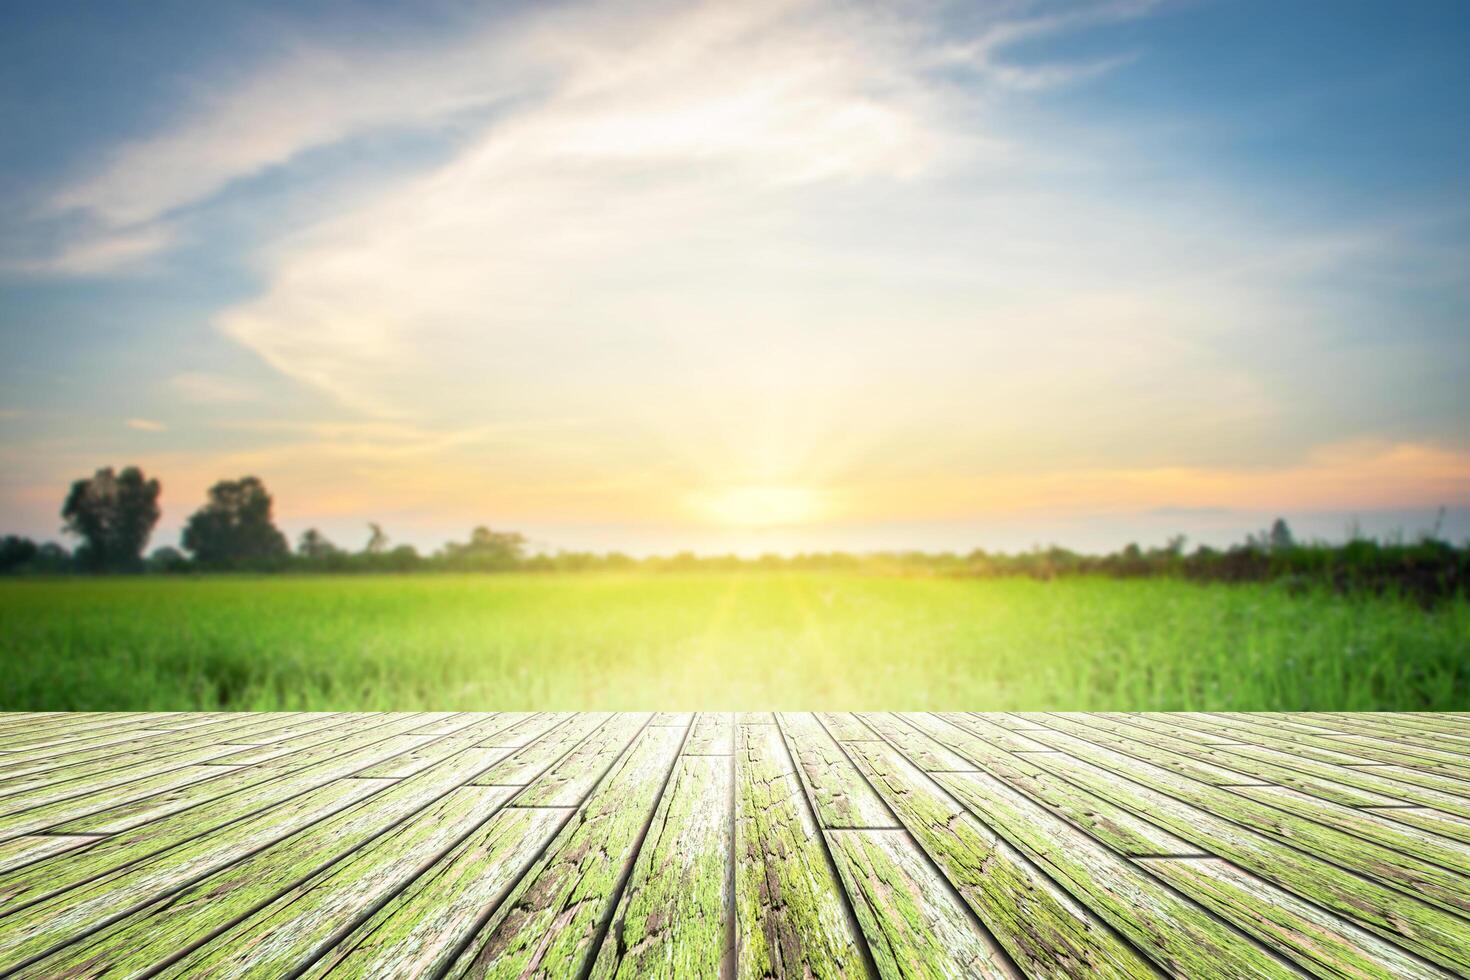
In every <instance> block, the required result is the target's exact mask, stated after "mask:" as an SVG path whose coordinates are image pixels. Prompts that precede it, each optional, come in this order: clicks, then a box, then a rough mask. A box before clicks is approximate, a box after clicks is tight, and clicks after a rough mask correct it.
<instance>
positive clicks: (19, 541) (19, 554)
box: [0, 534, 40, 572]
mask: <svg viewBox="0 0 1470 980" xmlns="http://www.w3.org/2000/svg"><path fill="white" fill-rule="evenodd" d="M39 550H40V549H38V548H37V547H36V542H34V541H32V540H31V539H30V538H22V537H18V536H16V535H14V534H7V535H6V536H5V537H4V539H3V540H0V572H16V571H20V570H22V569H25V568H29V567H30V565H31V563H32V562H34V561H35V560H36V553H37V551H39Z"/></svg>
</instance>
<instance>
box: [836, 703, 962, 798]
mask: <svg viewBox="0 0 1470 980" xmlns="http://www.w3.org/2000/svg"><path fill="white" fill-rule="evenodd" d="M862 717H863V721H865V722H866V723H867V725H868V727H869V728H871V729H872V730H873V731H875V732H877V733H878V734H879V735H880V736H881V738H882V740H883V741H885V742H887V743H888V744H890V745H892V746H894V747H895V748H897V749H898V750H899V751H900V752H902V753H903V755H904V758H906V759H908V761H909V762H911V763H913V764H914V765H916V766H918V767H919V768H920V769H922V770H923V771H925V772H962V771H965V770H967V769H974V768H975V766H974V764H973V763H971V762H970V761H969V760H967V759H965V758H964V757H963V756H960V755H956V754H955V753H954V752H951V751H950V750H949V749H947V748H945V747H944V746H943V745H940V744H939V743H938V742H936V741H934V740H933V739H932V738H929V737H928V736H927V735H924V734H923V733H922V732H920V731H918V730H917V729H915V728H914V727H912V726H911V725H909V724H907V723H906V722H904V721H901V720H900V719H899V718H898V717H897V716H895V715H892V714H889V713H887V712H871V713H865V714H864V715H863V716H862ZM834 734H835V733H834ZM880 795H881V794H880ZM889 805H890V808H891V806H892V801H889Z"/></svg>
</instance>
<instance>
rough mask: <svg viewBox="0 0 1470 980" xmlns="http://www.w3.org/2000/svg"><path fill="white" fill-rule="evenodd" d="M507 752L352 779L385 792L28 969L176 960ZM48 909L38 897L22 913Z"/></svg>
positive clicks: (474, 752) (93, 971) (73, 969)
mask: <svg viewBox="0 0 1470 980" xmlns="http://www.w3.org/2000/svg"><path fill="white" fill-rule="evenodd" d="M506 754H507V750H505V749H486V748H476V747H471V748H462V749H459V750H458V751H455V752H453V754H451V755H449V756H448V757H447V758H445V759H443V760H441V761H440V762H438V763H436V764H435V765H433V766H431V767H429V768H427V769H424V770H422V771H420V772H419V773H417V774H416V775H414V776H410V777H408V778H407V779H403V780H398V781H390V782H389V784H388V785H387V786H386V787H384V786H381V785H379V784H380V783H381V782H382V781H380V780H373V779H352V780H347V781H348V782H351V783H357V784H365V785H375V786H377V788H378V789H379V792H377V793H375V794H374V795H373V796H372V798H371V799H366V800H363V801H361V802H360V803H355V804H353V805H349V806H347V807H345V808H342V809H341V810H340V811H338V812H334V813H332V814H331V815H329V816H326V817H325V818H324V819H319V820H316V821H313V822H311V823H310V824H308V825H306V826H304V827H302V826H300V825H298V826H297V828H296V833H294V834H290V835H288V836H283V837H279V838H278V839H276V840H274V841H272V842H270V843H269V844H267V845H266V846H265V847H264V848H261V849H258V850H254V851H253V852H251V853H249V854H248V856H242V857H240V858H239V859H237V860H235V861H233V862H232V863H229V864H228V865H226V866H224V867H218V866H216V867H214V868H211V869H210V870H209V871H208V873H206V874H204V875H203V876H198V875H195V876H193V877H192V878H190V879H186V880H185V881H184V882H177V881H176V882H173V883H170V885H169V886H168V887H165V888H158V887H156V883H153V884H154V887H153V889H152V892H153V894H152V895H151V896H149V898H148V901H147V903H146V904H144V905H143V906H142V907H137V908H132V909H130V910H128V911H127V912H125V913H124V914H123V915H121V916H120V917H118V918H117V919H116V921H112V922H110V923H109V924H106V925H105V926H104V927H102V928H100V929H98V930H97V931H96V932H94V933H92V934H91V935H88V936H87V937H85V938H84V939H81V940H80V941H76V942H73V943H71V944H70V945H67V946H65V947H63V948H62V949H60V950H58V951H56V952H55V953H52V954H51V955H49V956H47V957H46V958H44V959H42V960H40V961H39V962H37V963H35V964H33V965H31V966H29V967H27V969H26V970H25V971H23V972H22V974H21V975H22V976H26V975H30V976H37V977H45V976H55V975H57V974H63V975H66V976H70V977H92V976H104V975H108V974H127V973H131V972H133V971H136V970H144V969H151V968H154V967H157V966H160V965H163V964H166V963H168V962H169V961H170V960H172V959H173V958H174V957H176V956H178V955H180V954H182V953H185V952H188V951H189V950H190V949H191V948H193V946H195V945H197V944H199V943H201V942H203V941H205V940H206V939H208V938H209V937H210V936H211V935H212V934H214V933H215V932H216V931H217V930H219V929H222V928H225V927H226V926H228V925H229V924H231V923H233V922H235V921H238V920H239V919H241V918H242V917H244V916H248V915H250V914H252V913H253V912H255V911H257V910H258V909H260V908H261V907H263V906H264V905H266V904H267V903H269V902H270V901H272V900H273V899H275V898H276V897H277V896H279V895H280V894H282V893H283V892H284V891H286V890H287V889H289V888H290V887H291V886H293V885H295V884H296V883H298V882H300V881H303V880H305V879H306V878H308V877H309V876H311V875H312V874H315V873H317V872H318V871H319V870H320V869H321V868H323V867H326V866H327V865H329V864H330V863H331V862H333V861H334V860H336V859H338V858H340V857H341V856H342V855H345V854H348V853H350V852H352V851H353V850H355V849H356V848H357V847H359V846H361V845H362V844H364V843H366V842H367V841H370V840H372V839H373V838H375V837H377V836H378V835H379V834H381V833H383V832H384V831H387V830H389V829H390V828H392V827H394V826H396V825H397V824H398V823H399V822H400V821H403V820H405V819H407V818H409V817H411V816H412V815H413V814H415V813H417V812H419V811H420V810H422V809H423V808H425V807H427V806H429V805H430V804H433V803H435V802H437V801H438V800H439V799H440V798H441V797H443V796H445V795H447V794H448V793H449V792H450V791H451V790H453V789H454V788H455V787H457V786H460V785H462V784H464V783H465V782H467V781H468V780H470V779H472V778H474V776H476V775H478V774H479V773H480V772H482V771H484V770H485V769H487V768H489V767H490V766H491V765H492V764H493V763H494V762H495V761H496V760H498V759H501V758H503V757H504V756H505V755H506ZM180 884H182V887H179V885H180ZM84 887H88V888H90V887H93V886H84ZM113 894H115V892H114V893H113ZM58 897H59V898H60V899H65V898H67V897H68V896H67V895H65V894H63V895H61V896H58ZM40 908H41V906H34V907H32V909H27V910H26V911H25V912H22V913H20V914H22V915H27V914H29V913H31V912H33V911H35V910H38V909H40ZM69 912H70V910H68V914H69Z"/></svg>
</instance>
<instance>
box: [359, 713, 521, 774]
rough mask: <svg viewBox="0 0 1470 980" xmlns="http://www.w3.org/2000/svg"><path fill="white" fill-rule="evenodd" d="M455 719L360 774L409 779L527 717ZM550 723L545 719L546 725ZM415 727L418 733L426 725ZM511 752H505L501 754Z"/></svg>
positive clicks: (483, 743)
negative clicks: (453, 724)
mask: <svg viewBox="0 0 1470 980" xmlns="http://www.w3.org/2000/svg"><path fill="white" fill-rule="evenodd" d="M455 721H456V722H457V723H458V724H457V727H449V726H448V725H443V724H441V725H438V726H435V727H436V728H438V729H439V731H440V734H441V737H440V738H437V739H435V740H433V741H431V742H427V743H425V744H423V745H420V746H418V747H417V748H412V749H409V750H408V751H407V752H402V753H399V754H398V755H395V756H394V757H393V758H391V759H385V760H384V761H382V762H379V763H377V764H375V765H372V766H368V767H367V768H366V769H363V770H360V771H359V772H358V773H357V775H358V776H362V777H365V778H368V779H405V778H407V777H409V776H412V775H414V774H416V773H419V772H422V771H424V770H425V769H428V768H429V767H430V766H433V765H435V764H437V763H438V762H439V760H441V759H443V758H444V755H445V752H446V751H455V750H458V749H461V748H487V747H488V746H486V744H485V743H486V742H489V741H492V740H493V739H494V738H496V737H498V736H497V734H496V733H498V732H501V731H503V730H504V729H506V728H508V727H510V726H511V725H512V724H517V725H518V724H520V723H521V722H522V721H523V719H518V720H516V721H514V722H512V721H508V720H507V719H506V717H505V716H504V715H492V714H488V713H482V714H480V715H478V716H476V715H469V714H467V715H463V716H461V717H460V718H458V719H455ZM548 723H549V722H546V721H543V725H545V724H548ZM414 731H415V733H416V734H418V733H421V732H422V731H423V729H415V730H414ZM508 754H509V753H508V752H505V753H501V756H502V757H503V756H505V755H508Z"/></svg>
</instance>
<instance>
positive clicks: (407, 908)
mask: <svg viewBox="0 0 1470 980" xmlns="http://www.w3.org/2000/svg"><path fill="white" fill-rule="evenodd" d="M648 717H649V716H647V715H637V716H613V717H612V718H611V719H609V718H608V716H606V715H596V716H590V717H588V718H586V719H583V718H581V717H580V716H577V717H572V718H569V719H567V720H566V721H565V723H564V724H560V725H558V726H557V728H555V729H554V730H553V731H552V732H550V733H548V734H547V735H545V736H543V737H542V738H541V739H539V740H537V741H536V742H533V743H532V744H531V745H529V746H526V747H524V748H521V749H519V750H516V751H515V752H514V753H513V755H511V756H510V757H509V758H508V759H506V760H502V762H500V763H497V764H496V765H495V766H492V767H491V768H490V769H488V770H486V772H485V773H482V774H481V775H480V776H479V777H478V778H477V779H476V780H475V781H474V784H486V782H487V780H493V779H495V778H504V777H505V776H506V775H511V776H514V777H517V778H519V777H520V776H521V775H523V774H526V773H529V772H532V771H533V770H534V771H535V772H538V773H540V772H545V771H546V770H547V769H548V767H551V766H552V765H553V764H556V763H562V764H561V765H559V766H557V771H558V777H557V782H556V788H557V790H558V791H564V789H565V787H566V786H568V785H570V784H580V782H581V780H580V777H578V776H577V775H576V774H575V773H574V772H573V770H572V769H571V768H568V766H567V765H566V763H567V762H569V761H570V762H573V763H575V764H576V765H580V766H581V767H582V768H584V769H587V770H589V771H592V772H593V773H594V775H595V776H601V775H603V774H604V773H606V772H607V771H608V768H609V767H610V765H611V764H612V762H613V761H614V759H615V758H616V757H617V756H616V752H614V754H613V755H607V753H606V749H607V748H608V747H609V746H612V745H616V746H617V747H619V748H621V746H622V745H623V744H625V743H626V738H623V739H619V738H617V737H614V738H612V739H608V738H606V737H604V739H603V740H601V741H600V742H599V743H598V744H600V745H602V746H603V748H604V751H602V752H593V753H586V752H583V753H580V754H578V753H574V752H571V750H572V749H573V748H574V747H576V746H577V745H578V742H577V741H575V740H570V741H569V740H566V736H567V735H568V734H571V735H577V734H583V735H585V734H586V733H587V732H588V731H590V730H595V731H604V732H607V731H614V732H616V731H621V730H623V729H624V728H625V727H626V726H627V725H628V723H629V722H630V721H631V722H635V723H637V725H638V727H641V726H642V724H643V723H644V722H646V721H647V719H648ZM604 721H605V723H604ZM634 730H635V731H636V729H634ZM549 744H556V745H559V746H560V747H561V748H562V750H563V753H564V754H565V756H566V758H565V759H562V758H560V757H558V756H548V755H546V746H547V745H549ZM512 760H514V761H512ZM506 763H511V769H510V771H509V772H507V770H505V769H503V768H502V767H503V766H505V765H506ZM534 785H535V784H534V783H533V786H534ZM506 788H509V787H506ZM525 795H526V793H525V792H522V793H520V797H521V798H523V797H525ZM518 801H519V800H518ZM573 802H574V803H575V802H580V800H574V801H573ZM571 812H572V811H571V810H570V809H564V808H548V807H528V806H520V807H506V808H502V809H501V810H500V811H499V812H497V813H496V814H495V815H494V816H492V817H491V818H490V820H489V821H487V822H486V823H485V824H483V825H482V826H481V827H480V828H479V829H478V830H476V831H474V832H473V833H471V834H470V835H469V836H468V837H467V838H466V839H464V840H463V841H461V842H460V843H459V844H458V845H457V846H456V847H455V848H453V849H452V850H450V851H449V852H448V853H446V854H444V855H443V856H442V857H440V858H439V859H438V860H436V861H434V862H433V863H432V864H431V865H430V866H429V867H428V868H427V869H424V870H423V871H421V872H420V873H417V874H415V875H414V877H413V880H412V881H411V882H410V883H408V884H407V886H406V887H404V888H403V889H402V890H400V891H398V892H397V893H396V894H395V895H393V896H392V897H391V898H390V899H389V900H388V901H387V902H386V903H383V904H382V905H380V906H379V907H377V908H376V909H373V908H369V909H367V910H365V911H364V915H363V916H361V917H358V918H357V919H355V920H354V921H351V922H348V923H346V924H344V925H343V927H342V928H341V929H340V930H339V931H338V933H337V935H335V936H334V937H332V939H331V940H330V942H329V943H327V944H325V947H324V949H323V950H322V951H321V953H320V956H319V958H318V959H316V962H315V963H314V964H313V965H312V967H311V969H310V970H309V971H307V973H306V975H307V976H311V977H320V976H325V975H327V974H331V975H332V976H367V975H373V976H419V975H422V974H425V973H432V972H436V971H438V970H442V969H443V968H445V967H446V966H448V965H449V963H450V962H451V961H452V959H453V957H454V956H455V954H456V951H457V950H458V948H459V946H460V944H461V943H462V942H463V941H464V940H466V939H468V938H469V936H470V934H471V933H472V932H473V931H474V929H475V924H476V922H477V921H479V920H480V919H482V918H483V914H484V913H485V912H486V910H491V909H494V908H495V907H497V906H498V905H499V903H500V900H501V899H502V898H503V897H504V893H505V891H506V890H507V889H509V888H510V886H511V885H512V884H514V882H515V881H516V880H517V879H519V878H520V877H521V876H522V874H523V873H524V872H525V870H526V867H527V866H528V865H529V864H530V862H531V861H532V860H533V859H534V858H535V856H536V855H537V854H538V853H539V852H540V851H541V850H542V848H543V847H544V845H545V844H546V842H547V841H548V840H549V839H550V838H551V836H552V835H553V834H555V833H556V832H557V831H558V830H559V829H560V828H561V827H562V825H563V824H564V822H565V821H566V820H567V819H568V818H569V816H570V815H571ZM369 913H370V914H369Z"/></svg>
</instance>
